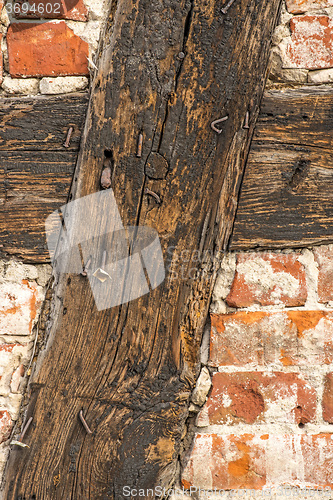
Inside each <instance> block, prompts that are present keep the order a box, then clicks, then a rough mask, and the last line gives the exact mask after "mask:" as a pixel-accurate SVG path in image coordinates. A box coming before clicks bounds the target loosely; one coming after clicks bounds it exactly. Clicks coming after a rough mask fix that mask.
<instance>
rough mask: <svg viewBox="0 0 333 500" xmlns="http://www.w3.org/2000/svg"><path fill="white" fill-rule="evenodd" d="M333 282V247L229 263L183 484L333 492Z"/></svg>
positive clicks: (240, 257) (216, 300) (214, 312)
mask: <svg viewBox="0 0 333 500" xmlns="http://www.w3.org/2000/svg"><path fill="white" fill-rule="evenodd" d="M332 278H333V246H321V247H317V248H314V249H311V250H309V249H305V250H302V251H298V250H290V251H283V252H278V251H275V252H269V251H267V252H245V253H238V254H229V255H227V256H226V257H225V258H224V260H223V262H222V264H221V270H220V272H219V277H218V280H217V284H216V287H215V291H214V297H213V303H212V307H211V328H210V331H209V352H208V355H207V354H206V358H205V356H204V357H203V359H202V362H203V365H204V373H205V374H206V377H205V386H203V385H202V383H200V381H199V383H198V385H201V386H202V387H201V389H200V387H197V389H196V392H198V391H199V392H201V393H202V395H203V397H202V398H201V399H202V401H205V403H204V405H203V406H202V407H201V408H199V407H198V406H197V405H195V404H192V407H191V411H192V415H196V416H195V420H194V422H193V424H194V425H193V427H192V429H191V444H190V443H188V444H189V447H188V449H187V450H185V455H184V457H183V471H182V487H184V488H185V489H189V488H190V487H192V489H193V491H194V489H195V488H198V489H199V488H201V489H202V490H214V489H215V488H217V490H223V491H224V490H234V491H236V492H237V491H242V492H243V490H259V491H260V492H261V493H262V492H263V491H265V492H267V495H268V494H269V493H272V492H273V493H274V492H275V493H276V496H277V498H282V497H283V495H282V494H283V491H281V488H283V487H284V488H286V487H289V488H295V489H296V488H297V489H298V490H297V491H298V494H299V496H300V497H302V498H303V497H304V498H306V496H305V495H304V494H303V496H302V495H301V493H299V492H300V491H301V490H300V489H302V488H303V489H305V488H308V490H309V491H308V494H310V493H312V495H314V492H315V490H316V489H317V488H319V489H325V488H327V491H328V489H331V488H332V490H333V428H332V425H331V424H332V423H333V302H332V299H333V279H332ZM207 372H208V373H209V375H210V380H209V378H208V377H207ZM207 378H208V381H207ZM193 433H194V437H193V439H192V435H193ZM279 488H280V494H279ZM290 491H292V490H290ZM273 493H272V494H273ZM242 494H243V495H245V494H247V495H250V493H249V491H248V492H247V493H242ZM235 495H237V493H235ZM252 496H254V497H255V493H254V492H252ZM273 496H274V495H273ZM284 496H285V497H287V496H288V492H287V493H285V494H284ZM289 496H290V493H289ZM215 497H216V498H221V495H217V496H214V495H213V496H211V498H215ZM176 498H178V496H174V499H176ZM179 498H182V495H180V496H179ZM197 498H207V497H206V496H204V494H203V493H202V495H201V496H198V497H197ZM330 498H333V491H332V494H331V496H330Z"/></svg>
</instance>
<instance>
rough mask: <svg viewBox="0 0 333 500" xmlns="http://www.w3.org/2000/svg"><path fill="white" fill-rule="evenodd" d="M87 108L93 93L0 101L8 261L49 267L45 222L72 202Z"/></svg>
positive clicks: (0, 229)
mask: <svg viewBox="0 0 333 500" xmlns="http://www.w3.org/2000/svg"><path fill="white" fill-rule="evenodd" d="M87 105H88V94H87V93H78V94H70V95H64V96H52V97H34V98H7V99H0V244H1V245H2V246H1V248H0V250H1V255H2V256H6V255H15V256H18V257H20V258H22V259H23V260H25V261H26V262H47V261H48V259H49V256H48V251H47V248H46V239H45V233H44V222H45V219H46V217H47V216H48V215H49V214H50V213H51V212H52V211H53V210H56V209H57V208H58V207H59V206H61V205H62V204H63V203H65V202H66V200H67V196H68V192H69V188H70V185H71V181H72V176H73V171H74V167H75V163H76V158H77V154H78V150H79V145H80V138H81V133H82V128H83V125H84V119H85V115H86V111H87ZM71 127H72V129H73V131H72V134H71V138H70V142H69V147H64V143H65V140H66V137H67V133H68V130H69V129H70V128H71Z"/></svg>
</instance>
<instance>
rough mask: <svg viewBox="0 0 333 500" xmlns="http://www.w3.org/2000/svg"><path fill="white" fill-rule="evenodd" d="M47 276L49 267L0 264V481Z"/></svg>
mask: <svg viewBox="0 0 333 500" xmlns="http://www.w3.org/2000/svg"><path fill="white" fill-rule="evenodd" d="M50 275H51V267H50V266H48V265H38V266H31V265H25V264H22V263H20V262H16V261H14V260H10V261H0V478H1V475H2V471H3V468H4V466H5V463H6V460H7V455H8V452H9V446H10V442H11V439H12V437H13V436H12V432H13V431H14V423H15V422H16V421H17V420H18V419H19V418H20V407H21V403H22V398H23V393H24V391H25V389H26V384H27V377H28V376H29V375H30V373H31V370H32V369H33V366H34V364H33V359H32V358H33V354H34V352H36V348H37V349H38V346H37V345H36V344H37V341H38V335H37V334H38V328H37V325H38V324H40V321H38V320H39V319H40V316H39V315H40V311H41V307H42V303H43V301H44V298H45V292H46V289H47V284H48V282H49V279H50ZM21 423H22V422H18V426H17V429H16V434H19V433H20V424H21Z"/></svg>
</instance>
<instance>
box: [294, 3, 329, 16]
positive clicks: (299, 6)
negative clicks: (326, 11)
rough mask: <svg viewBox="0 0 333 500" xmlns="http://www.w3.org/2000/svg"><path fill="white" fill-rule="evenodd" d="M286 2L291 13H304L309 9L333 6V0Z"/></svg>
mask: <svg viewBox="0 0 333 500" xmlns="http://www.w3.org/2000/svg"><path fill="white" fill-rule="evenodd" d="M286 3H287V9H288V11H289V12H290V13H291V14H303V13H304V12H307V11H308V10H315V9H323V8H325V7H332V6H333V0H286Z"/></svg>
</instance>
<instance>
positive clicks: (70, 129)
mask: <svg viewBox="0 0 333 500" xmlns="http://www.w3.org/2000/svg"><path fill="white" fill-rule="evenodd" d="M73 130H74V128H73V127H69V129H68V132H67V137H66V141H65V142H64V148H69V143H70V140H71V137H72V133H73Z"/></svg>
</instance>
